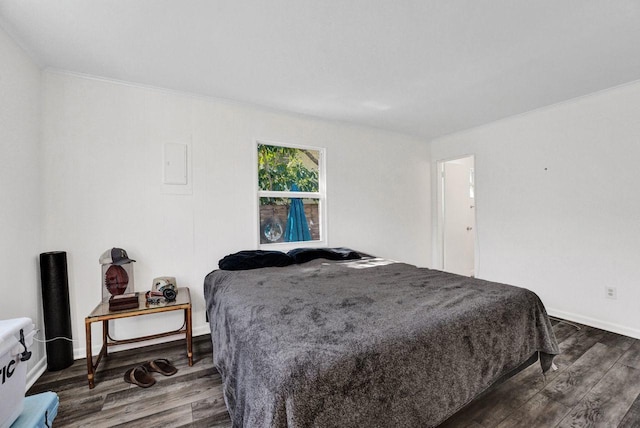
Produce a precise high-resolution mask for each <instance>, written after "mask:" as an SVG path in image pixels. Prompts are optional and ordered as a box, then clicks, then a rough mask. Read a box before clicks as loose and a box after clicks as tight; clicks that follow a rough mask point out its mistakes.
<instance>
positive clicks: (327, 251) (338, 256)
mask: <svg viewBox="0 0 640 428" xmlns="http://www.w3.org/2000/svg"><path fill="white" fill-rule="evenodd" d="M287 254H288V255H289V256H290V257H291V258H292V259H293V260H294V261H295V263H306V262H309V261H311V260H314V259H328V260H353V259H360V258H362V257H361V256H360V254H359V253H358V252H356V251H353V250H352V249H350V248H343V247H339V248H296V249H295V250H291V251H289V252H288V253H287Z"/></svg>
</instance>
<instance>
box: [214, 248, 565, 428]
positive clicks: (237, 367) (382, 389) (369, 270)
mask: <svg viewBox="0 0 640 428" xmlns="http://www.w3.org/2000/svg"><path fill="white" fill-rule="evenodd" d="M204 288H205V298H206V301H207V312H208V315H209V320H210V323H211V337H212V341H213V348H214V363H215V365H216V367H217V368H218V370H219V371H220V373H221V375H222V379H223V382H224V396H225V400H226V403H227V408H228V410H229V413H230V415H231V419H232V420H233V425H234V427H431V426H436V425H438V424H439V423H441V422H442V421H444V420H445V419H446V418H448V417H449V416H451V415H452V414H453V413H455V412H456V411H457V410H459V409H460V408H461V407H462V406H464V405H465V404H467V403H468V402H469V401H471V400H472V399H473V398H474V397H475V396H477V395H478V394H479V393H481V392H482V391H484V390H485V389H486V388H488V387H489V386H490V385H491V384H492V383H493V382H494V381H495V380H496V379H498V378H499V377H500V376H501V375H503V374H505V373H507V372H508V371H510V370H512V369H514V368H515V367H517V366H518V365H520V363H522V362H523V361H525V360H526V359H527V358H529V357H531V356H532V355H533V354H534V353H536V352H539V353H540V356H541V358H540V362H541V364H542V369H543V370H544V371H546V370H547V369H548V368H549V367H550V366H551V361H552V359H553V355H555V354H558V352H559V351H558V345H557V343H556V340H555V337H554V335H553V331H552V328H551V324H550V322H549V319H548V317H547V314H546V311H545V309H544V306H543V305H542V303H541V301H540V299H539V298H538V297H537V296H536V295H535V294H534V293H533V292H531V291H529V290H526V289H523V288H518V287H513V286H509V285H505V284H498V283H493V282H488V281H483V280H478V279H473V278H467V277H462V276H458V275H453V274H448V273H444V272H440V271H436V270H430V269H421V268H416V267H415V266H411V265H407V264H403V263H394V262H389V261H385V260H381V259H369V260H367V259H363V260H357V261H349V262H329V261H327V260H324V259H319V260H314V261H311V262H309V263H305V264H302V265H293V266H288V267H284V268H264V269H256V270H249V271H235V272H231V271H221V270H216V271H213V272H211V273H210V274H209V275H208V276H207V277H206V279H205V284H204Z"/></svg>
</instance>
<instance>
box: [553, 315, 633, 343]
mask: <svg viewBox="0 0 640 428" xmlns="http://www.w3.org/2000/svg"><path fill="white" fill-rule="evenodd" d="M547 313H548V314H549V315H551V316H553V317H558V318H562V319H565V320H567V321H573V322H577V323H580V324H584V325H588V326H590V327H595V328H599V329H602V330H607V331H610V332H612V333H618V334H622V335H624V336H629V337H633V338H634V339H640V330H638V329H635V328H631V327H627V326H624V325H620V324H615V323H611V322H608V321H602V320H599V319H597V318H591V317H585V316H583V315H578V314H574V313H571V312H565V311H560V310H557V309H553V308H547Z"/></svg>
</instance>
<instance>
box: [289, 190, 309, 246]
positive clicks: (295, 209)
mask: <svg viewBox="0 0 640 428" xmlns="http://www.w3.org/2000/svg"><path fill="white" fill-rule="evenodd" d="M291 191H293V192H297V191H299V189H298V186H297V185H295V184H294V185H292V186H291ZM284 240H285V242H296V241H311V232H309V223H307V216H306V215H305V213H304V204H303V203H302V199H300V198H291V203H290V205H289V215H288V216H287V226H286V228H285V231H284Z"/></svg>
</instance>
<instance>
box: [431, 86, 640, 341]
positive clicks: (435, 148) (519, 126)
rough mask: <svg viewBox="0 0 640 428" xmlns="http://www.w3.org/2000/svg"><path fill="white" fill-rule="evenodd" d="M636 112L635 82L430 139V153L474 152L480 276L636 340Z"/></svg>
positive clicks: (639, 109)
mask: <svg viewBox="0 0 640 428" xmlns="http://www.w3.org/2000/svg"><path fill="white" fill-rule="evenodd" d="M639 116H640V82H634V83H631V84H628V85H623V86H620V87H617V88H613V89H610V90H607V91H602V92H598V93H595V94H592V95H589V96H586V97H581V98H578V99H575V100H570V101H567V102H564V103H561V104H557V105H554V106H550V107H547V108H544V109H540V110H536V111H533V112H529V113H526V114H522V115H519V116H516V117H512V118H507V119H504V120H501V121H498V122H495V123H491V124H487V125H484V126H482V127H479V128H475V129H472V130H468V131H465V132H461V133H458V134H454V135H450V136H446V137H443V138H440V139H438V140H436V141H433V142H432V144H431V148H432V149H431V156H432V161H433V163H435V162H437V161H438V160H440V159H446V158H451V157H455V156H458V155H462V154H468V153H473V154H475V159H476V165H475V178H476V207H477V213H476V214H477V223H476V227H477V233H478V235H477V236H478V248H479V277H480V278H484V279H489V280H493V281H498V282H505V283H508V284H512V285H517V286H523V287H526V288H529V289H531V290H533V291H535V292H536V293H537V294H538V295H539V296H540V297H541V299H542V301H543V302H544V303H545V305H546V306H547V308H549V310H550V312H552V313H554V314H556V315H558V316H565V317H567V318H568V319H572V320H574V321H577V322H583V323H585V324H589V325H592V326H594V327H598V328H604V329H607V330H610V331H614V332H617V333H620V334H626V335H631V336H633V337H636V338H640V337H638V336H640V335H639V334H638V332H639V331H640V319H639V318H638V316H637V314H638V310H637V302H638V301H640V287H638V286H637V285H638V284H637V282H638V280H637V279H638V277H640V264H639V263H638V242H639V241H640V226H639V223H638V220H637V219H638V217H639V216H640V200H639V199H638V198H637V197H635V195H637V193H638V192H637V182H638V177H639V176H638V168H637V159H639V158H640V144H638V135H640V122H638V120H637V118H638V117H639ZM605 286H609V287H615V288H616V289H617V299H609V298H606V296H605Z"/></svg>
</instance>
